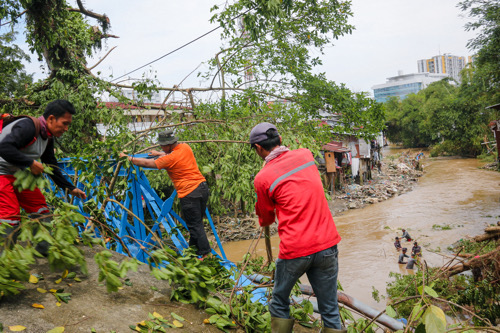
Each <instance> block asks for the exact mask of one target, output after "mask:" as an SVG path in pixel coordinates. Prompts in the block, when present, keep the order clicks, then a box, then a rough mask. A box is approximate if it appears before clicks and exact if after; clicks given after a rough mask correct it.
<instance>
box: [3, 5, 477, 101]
mask: <svg viewBox="0 0 500 333" xmlns="http://www.w3.org/2000/svg"><path fill="white" fill-rule="evenodd" d="M457 2H458V1H456V0H418V1H415V0H378V1H373V0H352V10H353V12H354V16H353V17H352V18H351V24H353V25H354V26H355V27H356V29H355V30H354V31H353V33H352V34H351V35H347V36H344V37H341V38H340V39H339V40H338V41H336V42H335V45H334V46H331V47H328V48H327V49H326V51H325V54H324V55H323V56H322V59H323V62H324V66H322V68H320V69H319V71H322V72H325V73H326V75H327V77H328V78H329V79H330V80H333V81H335V82H337V83H345V84H346V85H347V86H348V87H349V88H351V89H352V90H354V91H366V92H369V93H370V94H373V91H372V89H371V88H372V87H373V86H374V85H376V84H380V83H384V82H385V81H386V78H387V77H391V76H395V75H397V72H398V70H403V71H404V73H405V74H408V73H414V72H417V60H419V59H427V58H430V57H432V56H435V55H438V54H444V53H451V54H453V55H458V56H468V55H471V54H472V52H471V51H469V50H468V49H467V48H466V44H467V41H468V40H469V39H470V38H472V37H474V35H475V34H474V33H471V32H469V33H466V32H465V31H464V24H465V23H466V22H467V21H468V20H467V18H465V17H464V14H463V13H462V12H461V11H460V10H459V9H458V8H457V7H456V4H457ZM70 3H71V2H70ZM214 4H218V5H221V3H220V2H214V1H211V0H186V1H172V0H170V1H169V0H143V1H130V0H119V1H118V0H107V1H102V0H100V1H98V0H86V1H85V6H86V7H87V8H88V9H91V10H93V11H95V12H97V13H106V14H107V15H108V16H109V18H110V20H111V31H110V33H111V34H115V35H118V36H119V37H120V38H119V39H110V40H108V42H107V43H106V46H105V48H104V49H103V50H102V51H101V52H100V53H99V54H97V56H96V57H95V59H90V60H89V66H92V65H93V64H94V63H96V62H97V60H98V59H99V58H100V57H102V56H103V55H104V54H105V53H106V52H107V51H108V50H109V49H110V48H112V47H114V46H117V48H116V49H115V50H114V51H113V52H111V54H110V55H109V56H108V57H107V58H106V59H105V60H104V61H103V62H102V63H101V64H100V65H99V66H98V67H97V68H96V69H94V70H93V72H94V73H96V72H97V71H100V72H101V76H109V75H113V76H114V77H115V78H117V77H119V76H121V75H123V74H126V73H128V72H129V71H132V70H134V69H136V68H138V67H140V66H142V65H145V64H147V63H148V62H150V61H152V60H154V59H157V58H159V57H161V56H163V55H165V54H166V53H168V52H170V51H172V50H174V49H176V48H178V47H179V46H181V45H183V44H185V43H187V42H189V41H191V40H193V39H195V38H197V37H199V36H201V35H203V34H204V33H206V32H208V31H210V30H211V29H213V28H215V27H216V25H215V24H211V23H209V19H210V17H211V15H212V14H211V13H210V7H212V6H213V5H214ZM74 6H75V7H76V1H75V4H74ZM89 22H90V23H91V24H95V21H93V20H89ZM2 30H4V29H2ZM219 35H220V30H217V31H215V32H213V33H211V34H210V35H208V36H206V37H204V38H202V39H201V40H198V41H197V42H195V43H193V44H191V45H189V46H187V47H185V48H183V49H182V50H180V51H177V52H175V53H174V54H172V55H170V56H167V57H165V58H163V59H161V60H160V61H158V62H155V63H154V64H152V65H151V66H148V67H146V68H144V69H141V70H140V71H137V72H134V73H133V74H130V75H129V76H130V77H132V78H141V77H142V75H143V73H144V72H149V71H150V70H153V71H156V75H157V79H158V80H159V81H160V82H161V84H162V85H164V86H168V87H171V86H173V85H174V84H179V83H180V82H181V81H182V80H183V79H184V78H185V77H186V76H187V75H188V74H189V73H190V72H192V71H193V70H195V69H196V68H197V67H198V66H199V67H198V70H197V71H196V72H195V73H193V74H191V76H189V77H188V78H187V79H186V80H185V81H184V84H183V87H185V88H187V87H192V86H200V85H203V83H202V80H201V79H200V78H198V77H197V75H196V73H197V72H198V71H204V69H206V68H207V66H206V65H204V64H203V63H204V62H206V61H207V60H208V59H209V58H210V57H212V56H213V55H214V54H215V53H216V52H217V51H218V50H219V47H220V45H221V43H220V39H219ZM18 38H19V39H22V36H19V37H18ZM39 66H40V64H38V63H32V64H30V65H29V67H28V71H29V72H36V78H42V77H45V74H43V73H42V71H41V69H40V67H39ZM146 75H147V76H148V77H151V76H152V75H151V74H146Z"/></svg>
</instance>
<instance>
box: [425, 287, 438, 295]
mask: <svg viewBox="0 0 500 333" xmlns="http://www.w3.org/2000/svg"><path fill="white" fill-rule="evenodd" d="M424 290H425V292H426V293H427V294H428V295H431V296H432V297H439V295H438V294H437V293H436V292H435V291H434V289H432V288H431V287H429V286H425V287H424Z"/></svg>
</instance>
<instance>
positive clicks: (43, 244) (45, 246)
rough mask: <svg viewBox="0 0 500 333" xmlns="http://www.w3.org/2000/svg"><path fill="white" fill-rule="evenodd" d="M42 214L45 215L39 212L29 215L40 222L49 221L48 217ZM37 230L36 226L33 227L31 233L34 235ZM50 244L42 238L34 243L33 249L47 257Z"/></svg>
mask: <svg viewBox="0 0 500 333" xmlns="http://www.w3.org/2000/svg"><path fill="white" fill-rule="evenodd" d="M43 215H47V214H40V215H38V214H32V215H31V217H32V218H39V219H40V222H42V223H47V222H50V221H51V218H50V217H43ZM37 232H38V227H35V228H33V235H35V234H36V233H37ZM50 246H51V244H50V243H49V242H47V241H45V240H43V241H40V242H39V243H37V244H36V245H35V250H37V251H38V253H40V254H41V255H42V256H44V257H48V256H49V248H50Z"/></svg>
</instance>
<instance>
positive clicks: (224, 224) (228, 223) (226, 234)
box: [205, 216, 278, 244]
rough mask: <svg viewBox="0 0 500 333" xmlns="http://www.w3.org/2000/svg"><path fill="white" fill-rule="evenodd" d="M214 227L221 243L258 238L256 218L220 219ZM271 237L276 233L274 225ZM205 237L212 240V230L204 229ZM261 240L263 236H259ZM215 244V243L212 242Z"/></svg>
mask: <svg viewBox="0 0 500 333" xmlns="http://www.w3.org/2000/svg"><path fill="white" fill-rule="evenodd" d="M214 222H215V224H216V225H215V227H216V228H217V233H218V235H219V239H220V240H221V242H223V243H225V242H230V241H239V240H246V239H256V238H258V237H259V234H260V232H261V228H259V222H258V218H257V217H252V216H244V217H237V218H234V217H228V216H227V217H221V218H220V220H218V221H214ZM269 228H270V233H271V235H274V234H275V233H276V232H277V231H278V227H277V225H276V224H272V225H271V226H270V227H269ZM205 230H206V232H207V236H208V238H209V240H210V241H212V239H214V236H213V233H212V229H211V228H210V227H208V228H207V227H205ZM261 237H262V238H263V237H264V235H262V236H261ZM212 244H215V242H212Z"/></svg>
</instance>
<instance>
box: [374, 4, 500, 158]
mask: <svg viewBox="0 0 500 333" xmlns="http://www.w3.org/2000/svg"><path fill="white" fill-rule="evenodd" d="M459 7H460V8H461V9H462V10H463V11H464V12H466V13H467V14H468V15H469V17H470V19H471V22H469V23H468V24H467V25H466V29H467V30H475V31H477V32H478V35H477V37H476V38H474V39H472V40H471V41H470V42H469V44H468V46H469V48H470V49H471V50H472V51H475V52H476V54H475V55H474V57H473V58H474V60H473V63H472V64H471V65H470V66H469V67H468V68H466V69H464V70H463V71H462V73H461V77H462V81H461V83H460V84H458V83H457V82H454V81H452V80H450V79H444V80H441V81H438V82H434V83H432V84H430V85H429V86H428V87H427V88H426V89H423V90H421V91H419V92H418V93H417V94H410V95H408V96H407V98H405V99H404V100H399V99H398V98H391V99H389V100H388V101H387V102H386V103H384V106H385V109H386V125H387V130H386V135H387V137H388V139H389V140H390V141H391V142H395V143H401V144H403V145H404V146H405V147H431V156H438V155H462V156H477V155H480V154H482V153H484V152H486V150H487V148H486V146H485V145H482V143H484V142H489V141H494V138H493V133H492V131H491V130H490V129H489V127H488V125H489V123H490V121H492V120H497V119H499V118H500V112H499V111H498V110H495V109H487V108H486V107H488V106H491V105H494V104H498V103H500V65H499V64H500V58H499V54H500V37H499V36H500V5H499V4H498V1H491V0H487V1H477V0H466V1H462V2H460V3H459Z"/></svg>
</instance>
